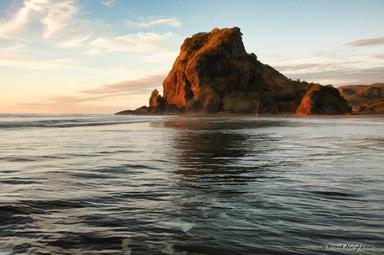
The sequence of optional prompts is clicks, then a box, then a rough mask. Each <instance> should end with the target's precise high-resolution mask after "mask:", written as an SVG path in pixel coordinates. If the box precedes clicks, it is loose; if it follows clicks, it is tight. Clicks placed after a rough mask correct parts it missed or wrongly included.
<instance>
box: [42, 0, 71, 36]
mask: <svg viewBox="0 0 384 255" xmlns="http://www.w3.org/2000/svg"><path fill="white" fill-rule="evenodd" d="M77 11H78V8H77V6H76V4H75V2H74V1H72V0H65V1H47V4H46V5H45V6H44V12H46V13H47V14H46V16H45V17H44V18H43V19H42V21H41V22H42V24H43V25H44V32H43V37H44V38H50V37H51V36H52V35H54V34H55V33H57V32H58V31H60V30H62V29H63V28H64V27H66V26H67V25H68V22H69V21H70V20H71V17H72V16H73V15H75V14H76V13H77Z"/></svg>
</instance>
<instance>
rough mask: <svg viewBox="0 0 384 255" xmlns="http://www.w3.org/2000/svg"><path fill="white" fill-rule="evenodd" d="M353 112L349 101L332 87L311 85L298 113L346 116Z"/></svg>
mask: <svg viewBox="0 0 384 255" xmlns="http://www.w3.org/2000/svg"><path fill="white" fill-rule="evenodd" d="M350 112H352V108H351V107H350V106H349V105H348V103H347V101H346V100H345V99H344V98H343V97H341V96H340V93H339V91H338V90H337V89H336V88H334V87H332V86H321V85H318V84H313V85H310V86H309V87H308V89H307V92H306V93H305V95H304V97H303V99H302V100H301V103H300V106H299V107H298V108H297V110H296V113H297V114H299V115H309V114H344V113H350Z"/></svg>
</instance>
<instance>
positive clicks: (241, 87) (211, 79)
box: [141, 27, 349, 114]
mask: <svg viewBox="0 0 384 255" xmlns="http://www.w3.org/2000/svg"><path fill="white" fill-rule="evenodd" d="M241 36H242V34H241V32H240V29H239V28H237V27H234V28H224V29H218V28H215V29H213V30H212V31H211V32H209V33H198V34H195V35H193V36H192V37H190V38H187V39H185V41H184V43H183V44H182V46H181V48H180V54H179V56H178V57H177V59H176V61H175V62H174V64H173V67H172V69H171V71H170V72H169V74H168V75H167V77H166V78H165V80H164V82H163V97H161V96H160V95H159V92H158V91H157V90H154V91H153V92H152V95H151V97H150V100H149V110H148V112H149V113H151V112H152V113H159V112H160V113H161V112H232V113H236V112H239V113H273V114H275V113H276V114H278V113H295V112H297V109H298V107H299V105H305V103H302V99H303V97H304V95H305V94H307V95H309V94H311V93H313V92H314V91H311V92H309V91H307V90H308V89H310V88H312V87H311V86H310V84H309V83H307V82H299V81H292V80H290V79H288V78H287V77H285V76H284V75H282V74H281V73H279V72H278V71H277V70H275V69H274V68H272V67H270V66H268V65H265V64H263V63H261V62H260V61H258V60H257V57H256V55H255V54H253V53H251V54H248V53H247V52H246V51H245V48H244V45H243V41H242V38H241ZM312 85H313V84H312ZM316 88H322V86H321V85H317V87H316ZM312 90H313V88H312ZM319 90H320V93H317V92H316V93H314V98H316V102H323V101H321V99H318V98H317V97H322V96H323V95H326V96H329V95H331V94H332V93H333V92H334V91H333V90H332V89H331V88H327V89H325V90H324V93H323V90H322V89H319ZM332 91H333V92H332ZM336 92H337V90H336ZM332 95H333V96H332V100H331V101H330V102H332V104H330V105H328V106H326V105H325V103H327V102H328V101H327V100H325V101H324V105H323V103H321V107H320V106H319V107H317V105H318V103H316V104H315V105H316V107H315V108H313V109H312V108H310V110H304V106H303V107H301V108H302V109H300V111H298V112H300V114H315V113H316V114H322V113H324V114H343V113H347V112H349V110H348V109H349V108H347V107H344V106H345V100H344V99H343V98H342V97H341V96H340V95H339V94H338V93H334V94H332ZM307 99H308V98H307ZM307 99H305V100H307ZM310 101H311V102H312V101H313V100H312V96H311V97H310ZM306 108H308V109H309V107H306ZM343 109H344V110H345V111H343ZM323 110H324V111H325V112H322V111H323ZM141 111H143V109H142V110H141Z"/></svg>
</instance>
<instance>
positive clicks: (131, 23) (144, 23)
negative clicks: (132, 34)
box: [124, 18, 181, 28]
mask: <svg viewBox="0 0 384 255" xmlns="http://www.w3.org/2000/svg"><path fill="white" fill-rule="evenodd" d="M124 23H125V25H126V26H128V27H138V28H149V27H153V26H158V25H166V26H170V27H181V22H180V21H179V20H177V19H175V18H159V19H149V18H141V19H138V20H125V21H124Z"/></svg>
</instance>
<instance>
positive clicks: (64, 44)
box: [57, 34, 92, 48]
mask: <svg viewBox="0 0 384 255" xmlns="http://www.w3.org/2000/svg"><path fill="white" fill-rule="evenodd" d="M91 36H92V34H88V35H85V36H82V37H75V38H71V39H68V40H66V41H61V42H59V43H57V46H58V47H61V48H77V47H80V46H82V45H84V44H85V43H86V42H87V41H88V40H89V39H90V38H91Z"/></svg>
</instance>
